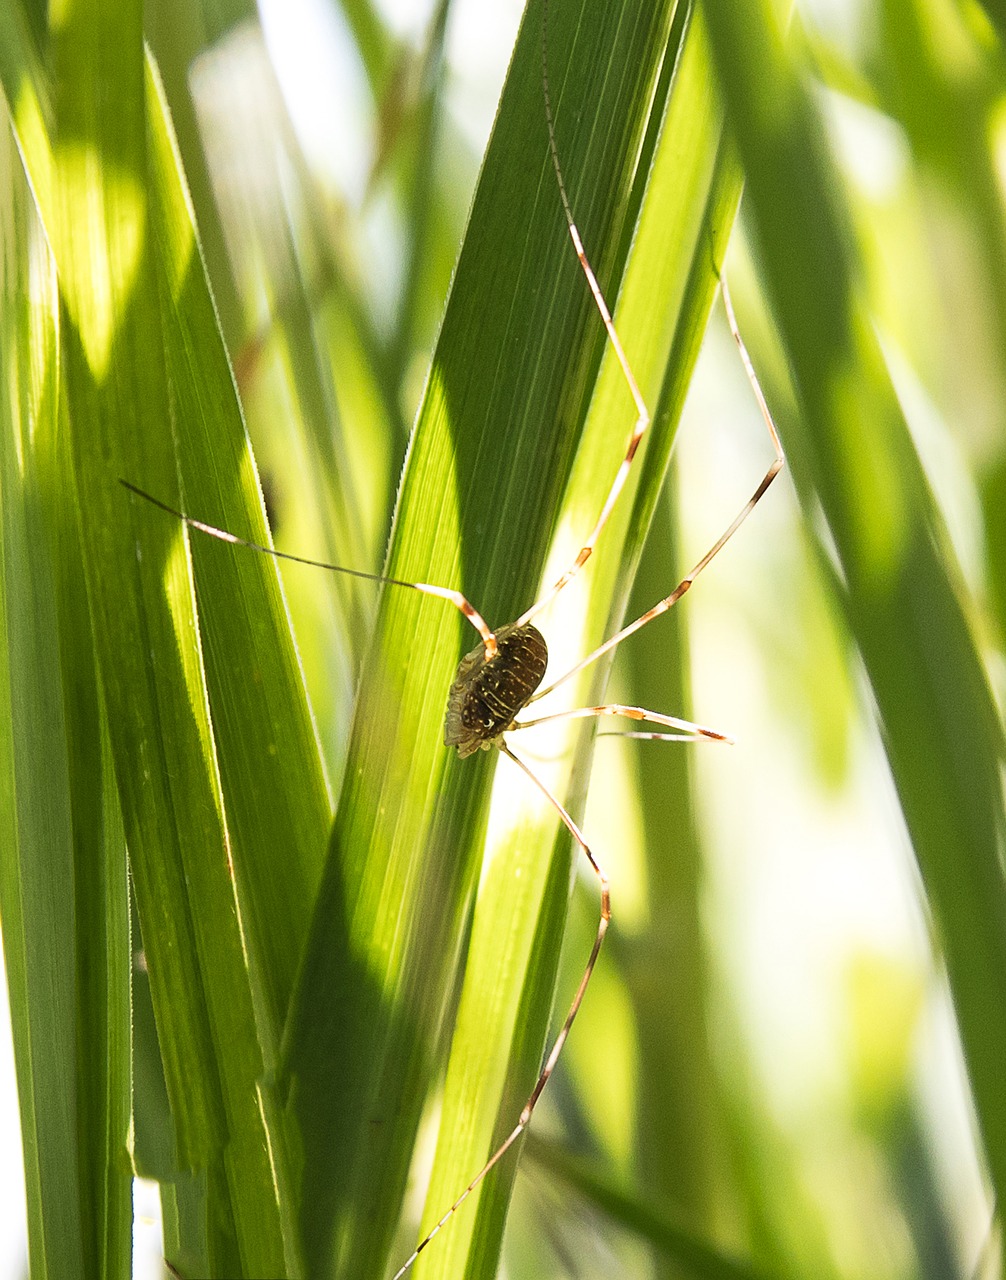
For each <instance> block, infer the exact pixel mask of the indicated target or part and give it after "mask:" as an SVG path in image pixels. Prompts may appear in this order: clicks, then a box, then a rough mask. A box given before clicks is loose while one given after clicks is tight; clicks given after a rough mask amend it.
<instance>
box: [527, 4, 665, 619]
mask: <svg viewBox="0 0 1006 1280" xmlns="http://www.w3.org/2000/svg"><path fill="white" fill-rule="evenodd" d="M541 75H542V84H543V87H544V92H545V122H546V124H547V125H548V149H549V154H550V155H551V157H552V168H553V169H554V170H555V178H556V182H557V183H558V185H559V196H560V198H561V200H562V211H563V213H564V214H565V215H566V225H567V226H568V227H569V234H570V238H571V239H572V241H573V248H574V249H575V250H576V257H577V261H578V262H579V264H580V266H581V268H582V270H583V274H584V276H586V279H587V285H588V287H589V289H590V292H591V294H592V295H593V298H594V302H595V303H596V304H597V309H598V311H599V312H600V315H601V321H602V323H603V325H604V328H605V332H606V333H607V335H608V341H609V342H610V343H611V348H612V350H613V351H614V353H615V358H616V360H617V361H618V364H619V367H620V369H621V370H622V373H623V374H624V375H625V381H626V383H627V384H628V387H629V394H630V395H631V396H632V399H633V403H634V404H635V406H636V422H635V425H634V426H633V428H632V435H631V436H630V437H629V445H628V448H627V449H626V451H625V457H624V458H623V459H622V462H621V465H620V466H619V468H618V471H617V472H616V473H615V479H614V480H613V481H612V484H611V489H610V490H609V491H608V496H607V498H605V500H604V506H603V507H602V508H601V514H600V515H599V516H598V517H597V523H596V524H595V525H594V527H593V529H591V531H590V533H589V534H588V535H587V539H586V541H585V542H584V544H583V546H582V547H581V548H580V550H579V551H578V552H577V555H576V559H575V560H574V561H573V563H572V564H571V565H570V566H569V568H568V569H567V570H566V571H565V572H564V573H563V574H562V575H561V577H559V578H558V579H557V580H556V581H555V582H554V583H553V584H552V586H551V587H550V588H549V589H548V590H547V591H546V592H545V594H544V595H543V596H542V597H541V599H539V600H536V601H535V603H534V604H533V605H532V606H531V607H530V609H528V610H526V611H525V612H524V613H522V614H521V616H520V617H519V618H518V619H517V626H519V627H521V626H523V625H524V624H525V623H526V622H530V621H531V619H532V618H534V617H536V616H537V615H538V614H539V613H540V612H541V610H542V609H544V608H545V606H546V605H547V604H549V603H550V602H551V601H552V600H554V599H555V597H556V596H557V595H558V594H559V592H560V591H561V590H562V589H563V587H565V586H566V584H567V583H568V582H570V581H571V579H573V578H574V577H575V576H576V575H577V574H578V573H579V572H580V570H581V569H582V568H583V566H584V565H585V564H586V563H587V561H588V560H589V559H590V555H591V552H592V551H593V550H594V547H595V545H596V543H597V540H598V538H599V537H600V535H601V530H602V529H603V528H604V526H605V525H606V524H607V523H608V517H609V516H610V515H611V509H612V507H614V505H615V502H616V501H617V499H618V495H619V494H620V493H621V492H622V489H623V487H624V485H625V481H626V478H627V477H628V474H629V469H630V468H631V466H632V460H633V458H635V456H636V450H637V449H638V448H639V442H640V441H641V440H642V438H643V436H644V435H645V434H646V428H647V427H648V426H649V425H650V411H649V409H647V407H646V402H645V401H644V400H643V395H642V392H641V391H640V390H639V386H638V384H637V383H636V378H635V375H634V374H633V372H632V369H631V367H630V365H629V361H628V359H627V358H626V355H625V352H624V350H623V349H622V343H621V339H620V338H619V336H618V333H617V331H616V329H615V325H614V323H613V321H612V319H611V312H610V311H609V310H608V304H607V303H606V302H605V300H604V295H603V294H602V293H601V286H600V285H599V284H598V283H597V277H596V276H595V275H594V271H593V268H592V267H591V265H590V263H589V262H588V261H587V255H586V252H585V251H584V248H583V241H582V240H581V239H580V232H579V231H578V230H577V227H576V223H575V222H574V220H573V210H572V207H571V205H570V202H569V195H568V193H567V191H566V183H565V182H564V180H563V176H562V169H561V168H560V166H559V148H558V146H557V144H556V140H555V119H554V116H553V113H552V94H551V90H550V88H549V80H548V0H543V4H542V17H541Z"/></svg>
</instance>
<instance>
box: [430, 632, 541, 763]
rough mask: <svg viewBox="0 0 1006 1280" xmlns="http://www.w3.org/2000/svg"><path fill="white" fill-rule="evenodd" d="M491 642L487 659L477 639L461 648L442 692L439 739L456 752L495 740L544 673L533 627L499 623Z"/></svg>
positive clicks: (464, 753) (538, 635)
mask: <svg viewBox="0 0 1006 1280" xmlns="http://www.w3.org/2000/svg"><path fill="white" fill-rule="evenodd" d="M496 646H497V651H496V653H495V654H494V655H493V657H491V658H489V659H488V660H487V659H486V655H485V646H484V645H482V644H480V645H478V646H477V647H476V648H474V649H473V650H472V651H471V653H468V654H466V655H465V656H464V657H463V658H462V659H461V661H460V663H459V664H458V670H457V674H456V675H455V677H454V683H453V684H452V685H451V691H450V693H449V694H448V695H447V716H446V718H445V720H444V745H445V746H448V747H456V748H457V751H458V755H459V756H461V757H462V758H464V757H465V756H470V755H472V754H473V753H474V752H476V751H478V750H479V748H482V749H484V750H488V749H489V748H490V747H492V746H495V745H496V743H497V741H498V740H499V739H500V737H501V736H502V735H503V734H504V733H506V732H507V730H509V729H510V728H511V727H512V725H513V722H514V718H515V717H516V716H517V715H518V713H519V712H521V711H523V709H524V708H525V707H526V706H527V704H528V702H529V701H530V700H531V696H532V694H533V693H534V691H535V690H536V689H537V688H538V686H539V685H540V684H541V682H542V678H543V677H544V675H545V666H546V664H547V662H548V648H547V647H546V645H545V638H544V636H543V635H542V634H541V632H540V631H539V630H538V628H537V627H533V626H532V625H531V624H530V623H524V624H523V625H518V624H517V623H511V624H510V625H509V626H506V627H501V628H500V629H499V631H497V632H496Z"/></svg>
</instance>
